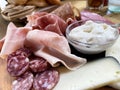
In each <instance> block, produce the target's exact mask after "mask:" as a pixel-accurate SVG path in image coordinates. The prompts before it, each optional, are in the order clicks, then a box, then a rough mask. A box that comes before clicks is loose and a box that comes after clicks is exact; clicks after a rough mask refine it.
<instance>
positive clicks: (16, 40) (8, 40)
mask: <svg viewBox="0 0 120 90" xmlns="http://www.w3.org/2000/svg"><path fill="white" fill-rule="evenodd" d="M29 30H30V28H25V27H21V28H17V27H16V26H15V25H14V24H13V23H10V24H9V25H8V28H7V33H6V36H5V41H4V44H3V46H2V49H1V53H0V54H1V56H2V57H3V58H5V57H6V56H7V55H9V54H11V53H12V52H14V51H15V50H17V49H19V48H21V47H23V46H24V40H25V37H26V34H27V32H28V31H29Z"/></svg>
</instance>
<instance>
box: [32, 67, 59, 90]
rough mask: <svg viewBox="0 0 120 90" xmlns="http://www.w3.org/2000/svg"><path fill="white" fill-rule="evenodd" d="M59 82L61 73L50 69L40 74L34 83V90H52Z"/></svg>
mask: <svg viewBox="0 0 120 90" xmlns="http://www.w3.org/2000/svg"><path fill="white" fill-rule="evenodd" d="M58 81H59V73H58V71H56V70H53V69H50V70H46V71H44V72H42V73H38V74H37V75H36V76H35V78H34V81H33V88H34V90H52V89H53V88H54V87H55V85H56V84H57V83H58Z"/></svg>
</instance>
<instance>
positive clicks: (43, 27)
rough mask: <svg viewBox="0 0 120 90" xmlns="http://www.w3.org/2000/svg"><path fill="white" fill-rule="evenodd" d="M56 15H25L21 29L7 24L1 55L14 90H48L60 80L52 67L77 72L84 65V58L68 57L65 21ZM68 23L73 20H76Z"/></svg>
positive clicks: (41, 13) (42, 13)
mask: <svg viewBox="0 0 120 90" xmlns="http://www.w3.org/2000/svg"><path fill="white" fill-rule="evenodd" d="M66 5H70V3H68V4H66ZM70 6H71V5H70ZM67 7H68V6H67ZM60 9H61V8H60ZM61 10H63V9H61ZM55 13H60V11H59V10H58V11H54V12H52V13H47V12H35V13H33V14H32V15H28V16H27V20H28V23H27V24H26V25H25V26H24V27H16V26H15V25H14V24H13V23H12V22H11V23H9V25H8V27H7V32H6V35H5V37H4V38H3V39H2V40H1V42H0V45H1V46H0V47H1V53H0V55H1V57H2V58H3V59H7V70H8V72H9V74H10V75H11V76H13V77H16V80H15V81H14V82H13V86H12V88H13V90H31V89H32V88H34V90H51V89H52V88H54V87H55V85H56V84H57V82H58V81H59V73H58V71H56V70H55V68H54V67H58V66H60V65H61V64H62V65H64V66H65V67H66V68H68V69H69V70H76V69H77V68H79V67H81V66H83V65H84V64H85V63H86V59H85V58H82V57H78V56H76V55H74V54H71V50H70V47H69V44H68V41H67V39H66V38H65V36H64V35H65V30H66V27H67V25H68V24H67V22H66V21H67V18H66V17H65V18H64V19H62V17H63V15H62V16H61V15H60V16H59V15H56V14H55ZM72 13H73V12H72ZM70 17H71V16H70ZM71 20H73V21H75V18H74V17H73V18H71Z"/></svg>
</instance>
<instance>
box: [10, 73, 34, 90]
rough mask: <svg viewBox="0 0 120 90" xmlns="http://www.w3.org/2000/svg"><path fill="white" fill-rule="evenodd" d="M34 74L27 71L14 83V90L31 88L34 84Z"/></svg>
mask: <svg viewBox="0 0 120 90" xmlns="http://www.w3.org/2000/svg"><path fill="white" fill-rule="evenodd" d="M33 78H34V77H33V74H32V73H30V72H26V73H25V74H23V75H22V76H20V77H18V78H17V80H15V81H13V83H12V90H30V89H31V88H32V85H33Z"/></svg>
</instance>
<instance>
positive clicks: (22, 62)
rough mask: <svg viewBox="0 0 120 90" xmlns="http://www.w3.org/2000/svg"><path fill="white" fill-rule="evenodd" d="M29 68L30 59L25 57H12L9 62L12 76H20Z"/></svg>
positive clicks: (8, 67) (8, 66)
mask: <svg viewBox="0 0 120 90" xmlns="http://www.w3.org/2000/svg"><path fill="white" fill-rule="evenodd" d="M28 68H29V59H28V58H27V57H25V56H15V57H11V58H10V59H9V60H8V62H7V70H8V72H9V73H10V75H11V76H20V75H22V74H23V73H24V72H25V71H27V70H28Z"/></svg>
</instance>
